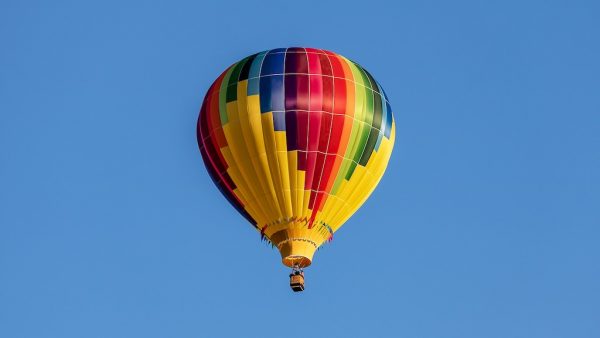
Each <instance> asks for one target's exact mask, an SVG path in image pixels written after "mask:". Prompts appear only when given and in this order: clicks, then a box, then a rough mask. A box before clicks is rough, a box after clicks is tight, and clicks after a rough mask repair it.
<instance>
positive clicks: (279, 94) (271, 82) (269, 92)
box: [259, 75, 285, 113]
mask: <svg viewBox="0 0 600 338" xmlns="http://www.w3.org/2000/svg"><path fill="white" fill-rule="evenodd" d="M259 94H260V111H261V113H266V112H270V111H285V97H284V89H283V75H272V76H265V77H261V78H260V93H259Z"/></svg>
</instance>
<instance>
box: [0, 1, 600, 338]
mask: <svg viewBox="0 0 600 338" xmlns="http://www.w3.org/2000/svg"><path fill="white" fill-rule="evenodd" d="M207 2H208V1H206V2H205V1H173V0H170V1H137V2H136V1H95V2H90V1H16V0H2V1H0V337H3V338H20V337H32V338H33V337H35V338H41V337H44V338H46V337H57V338H70V337H73V338H81V337H85V338H93V337H110V338H119V337H124V338H132V337H143V338H153V337H178V338H184V337H195V338H197V337H284V336H285V337H318V336H321V337H326V336H327V337H407V338H430V337H431V338H454V337H456V338H512V337H523V338H537V337H539V338H554V337H561V338H563V337H564V338H588V337H589V338H598V337H600V95H599V94H600V93H599V92H600V61H599V60H600V43H599V40H598V34H599V33H600V20H599V13H600V5H599V3H598V1H574V0H569V1H495V2H494V3H492V2H491V1H423V0H419V1H390V2H387V3H386V2H379V1H361V2H353V1H336V2H328V1H271V2H259V1H244V2H240V1H222V2H219V1H214V4H209V3H207ZM287 46H310V47H317V48H325V49H329V50H332V51H335V52H338V53H340V54H342V55H345V56H347V57H348V58H350V59H353V60H355V61H357V62H358V63H360V64H362V65H363V66H365V68H367V69H368V70H369V71H370V72H371V73H372V74H373V75H374V76H375V78H376V79H377V80H378V81H379V82H380V83H381V84H382V85H383V86H384V88H385V89H386V91H387V94H388V96H389V98H390V101H391V103H392V106H393V108H394V114H395V118H396V130H397V137H396V148H395V151H394V154H393V156H392V159H391V162H390V165H389V167H388V171H387V173H386V175H385V176H384V178H383V180H382V183H381V185H380V186H379V188H378V189H377V190H376V191H375V193H374V194H373V195H372V197H371V199H370V200H369V201H368V202H367V203H366V204H365V205H364V206H363V208H362V209H361V210H360V211H359V212H357V213H356V214H355V216H354V217H353V218H351V220H350V221H349V222H348V223H346V225H345V226H344V227H343V228H342V229H341V231H339V232H338V233H337V234H336V237H335V240H334V242H333V244H332V245H330V246H327V247H326V248H324V249H322V250H320V251H319V252H318V253H317V255H316V256H315V261H314V264H313V266H312V267H310V268H309V269H308V270H307V290H306V291H305V292H304V293H302V294H294V293H292V292H291V290H289V286H288V285H287V283H288V280H287V273H288V269H287V268H285V267H283V266H282V265H281V264H280V258H279V254H278V253H277V251H276V250H273V249H271V248H270V247H267V246H266V245H265V244H261V242H260V240H259V235H258V234H257V233H255V232H254V230H253V229H252V227H251V226H249V225H248V224H246V223H245V220H244V219H243V218H242V217H241V216H239V215H238V214H237V213H236V212H235V211H234V210H233V208H232V207H230V205H229V204H228V203H227V202H226V200H225V199H224V198H223V197H222V196H221V195H220V194H219V192H218V191H217V189H216V188H215V187H214V186H213V183H212V181H211V180H210V178H209V176H208V174H207V172H206V171H205V169H204V166H203V163H202V160H201V157H200V153H199V151H198V148H197V145H196V135H195V123H196V118H197V114H198V111H199V108H200V105H201V103H202V99H203V96H204V93H205V92H206V90H207V89H208V87H209V85H210V84H211V82H212V81H213V80H214V79H215V78H216V77H217V76H218V75H219V74H220V72H221V71H223V70H224V69H225V68H226V67H227V66H229V65H230V64H232V63H233V62H236V61H237V60H239V59H241V58H242V57H244V56H246V55H249V54H252V53H254V52H257V51H261V50H265V49H270V48H276V47H287ZM367 228H369V229H370V230H369V231H368V232H367V231H365V230H366V229H367ZM372 229H377V231H375V232H374V231H373V230H372ZM367 233H368V234H374V233H375V234H376V235H375V236H373V235H370V236H366V234H367Z"/></svg>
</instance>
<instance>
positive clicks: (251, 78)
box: [248, 52, 266, 96]
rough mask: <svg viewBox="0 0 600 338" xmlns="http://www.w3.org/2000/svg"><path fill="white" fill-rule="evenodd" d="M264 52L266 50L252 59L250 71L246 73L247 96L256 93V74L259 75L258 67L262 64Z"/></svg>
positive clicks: (257, 81) (257, 84) (257, 85)
mask: <svg viewBox="0 0 600 338" xmlns="http://www.w3.org/2000/svg"><path fill="white" fill-rule="evenodd" d="M265 53H266V52H263V53H260V54H258V55H257V56H256V57H255V58H254V60H252V66H251V67H250V72H249V74H248V96H250V95H258V90H259V88H258V87H259V79H258V76H259V75H260V67H261V66H262V63H263V59H264V58H265Z"/></svg>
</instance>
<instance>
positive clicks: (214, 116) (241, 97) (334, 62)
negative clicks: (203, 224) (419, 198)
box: [197, 47, 395, 247]
mask: <svg viewBox="0 0 600 338" xmlns="http://www.w3.org/2000/svg"><path fill="white" fill-rule="evenodd" d="M394 134H395V125H394V118H393V115H392V108H391V106H390V104H389V101H388V99H387V96H386V95H385V93H384V91H383V89H382V88H381V86H380V85H379V84H378V83H377V82H376V81H375V79H374V78H373V77H372V76H371V74H369V73H368V72H367V71H366V70H365V69H363V68H362V67H361V66H359V65H358V64H356V63H354V62H352V61H350V60H348V59H346V58H344V57H343V56H341V55H338V54H335V53H332V52H329V51H326V50H321V49H313V48H297V47H295V48H280V49H273V50H268V51H264V52H261V53H258V54H254V55H251V56H248V57H246V58H244V59H243V60H241V61H239V62H237V63H235V64H233V65H232V66H231V67H229V68H228V69H227V70H226V71H225V72H223V74H221V76H219V78H218V79H217V80H216V81H215V82H214V83H213V84H212V86H211V87H210V89H209V90H208V92H207V94H206V97H205V99H204V103H203V105H202V109H201V111H200V116H199V119H198V129H197V137H198V144H199V146H200V151H201V153H202V157H203V159H204V162H205V165H206V168H207V170H208V172H209V173H210V176H211V177H212V179H213V181H214V182H215V184H216V185H217V187H218V188H219V190H220V191H221V192H222V193H223V195H225V197H226V198H227V199H228V200H229V202H230V203H231V204H232V205H233V206H234V207H235V208H236V209H237V210H238V211H239V212H240V213H241V214H242V215H243V216H244V217H245V218H246V219H247V220H248V221H249V222H250V223H252V224H253V225H254V226H255V227H256V228H257V229H258V230H259V231H260V232H261V234H262V235H263V236H266V237H267V238H269V239H271V240H273V239H272V238H271V237H273V235H274V234H275V233H277V232H279V233H281V232H280V231H281V230H285V229H291V228H294V229H298V231H300V232H297V233H296V234H295V235H294V234H293V231H292V232H290V231H287V232H286V233H287V234H288V235H287V236H284V238H283V239H281V240H279V241H280V242H281V241H284V240H286V239H289V238H290V236H292V237H293V236H296V237H294V238H304V239H306V240H310V241H313V242H314V243H315V245H316V246H317V247H318V246H320V245H321V244H322V243H323V242H324V241H325V240H327V239H330V238H331V235H332V234H333V232H335V231H336V230H337V229H339V227H340V226H342V224H343V223H344V222H345V221H346V220H347V219H348V218H349V217H350V216H351V215H352V214H353V213H354V212H355V211H356V210H357V209H358V208H359V207H360V206H361V205H362V204H363V203H364V201H365V200H366V199H367V197H368V196H369V195H370V194H371V192H372V191H373V189H374V188H375V186H376V185H377V184H378V182H379V180H380V179H381V177H382V175H383V173H384V171H385V168H386V165H387V163H388V160H389V158H390V155H391V152H392V148H393V144H394ZM313 232H314V234H312V233H313ZM315 234H317V235H315ZM298 236H303V237H298ZM275 237H277V236H275ZM275 244H277V243H275Z"/></svg>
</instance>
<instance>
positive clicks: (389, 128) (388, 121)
mask: <svg viewBox="0 0 600 338" xmlns="http://www.w3.org/2000/svg"><path fill="white" fill-rule="evenodd" d="M385 108H386V116H385V137H386V138H390V135H391V134H392V119H393V118H394V117H393V116H392V106H390V105H389V103H388V104H386V105H385Z"/></svg>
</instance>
